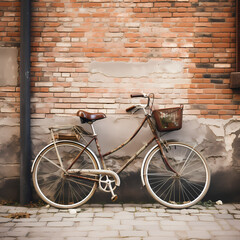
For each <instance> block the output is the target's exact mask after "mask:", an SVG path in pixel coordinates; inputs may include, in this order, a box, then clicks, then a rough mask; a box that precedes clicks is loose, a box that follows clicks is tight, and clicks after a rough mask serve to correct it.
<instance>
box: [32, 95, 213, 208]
mask: <svg viewBox="0 0 240 240" xmlns="http://www.w3.org/2000/svg"><path fill="white" fill-rule="evenodd" d="M131 97H132V98H146V99H147V101H146V104H144V105H142V104H139V105H136V106H132V107H130V108H128V109H126V111H127V112H132V113H135V112H136V111H139V110H142V112H143V113H144V118H143V120H142V123H141V124H140V126H139V127H138V128H137V130H136V131H135V132H134V133H133V135H132V136H131V137H130V138H129V139H128V140H126V141H125V142H124V143H123V144H121V145H120V146H118V147H116V148H115V149H113V150H111V151H109V152H107V153H104V154H102V153H101V148H100V145H99V142H98V135H97V134H96V132H95V128H94V122H95V121H99V120H101V119H104V118H105V117H106V115H105V114H103V113H89V112H86V111H83V110H79V111H78V113H77V115H78V116H79V117H80V120H81V123H82V125H76V126H70V127H62V128H55V127H52V128H50V132H51V137H52V142H51V143H50V144H48V145H47V146H46V147H44V148H43V149H42V150H41V151H40V152H39V153H38V154H37V156H36V158H35V160H34V162H33V165H32V177H33V184H34V187H35V190H36V192H37V193H38V195H39V196H40V197H41V199H42V200H43V201H45V202H46V203H48V204H50V205H51V206H53V207H56V208H75V207H79V206H80V205H82V204H84V203H86V202H87V201H88V200H89V199H90V198H91V197H92V196H93V194H94V192H95V191H96V189H97V187H99V189H100V190H101V191H104V192H108V193H111V199H112V200H113V201H115V200H116V199H117V195H116V194H115V192H114V191H115V189H116V187H119V186H120V177H119V174H120V173H121V172H122V171H123V170H124V169H125V168H126V167H127V166H128V165H129V164H130V163H132V162H133V160H134V159H136V157H137V156H138V155H139V154H141V153H142V152H143V151H144V150H145V149H146V148H147V147H148V146H149V145H150V144H151V143H153V142H155V145H154V146H153V147H151V149H150V150H149V151H148V152H147V154H146V155H145V158H144V160H143V162H142V166H141V172H140V173H141V180H142V184H143V185H144V186H146V188H147V190H148V192H149V194H150V195H151V196H152V197H153V198H154V199H155V200H156V201H158V202H159V203H161V204H163V205H164V206H166V207H169V208H178V209H180V208H188V207H190V206H192V205H194V204H196V203H198V202H199V201H200V200H201V199H202V198H203V197H204V196H205V194H206V193H207V191H208V188H209V185H210V169H209V167H208V165H207V162H206V160H205V159H204V157H203V156H202V155H201V154H200V152H199V151H197V150H196V149H195V148H194V147H191V146H189V145H187V144H185V143H181V142H167V141H164V140H163V139H162V136H161V135H162V133H166V132H168V131H173V130H178V129H180V128H181V127H182V115H183V106H182V105H181V106H180V107H174V108H165V109H156V110H153V102H154V94H153V93H150V94H142V93H138V94H132V95H131ZM146 122H147V124H148V126H149V129H150V131H151V132H152V138H151V139H150V140H149V141H148V142H147V143H146V144H144V145H143V146H142V147H141V148H140V149H139V150H138V151H137V152H136V153H135V154H134V155H133V156H132V157H130V158H129V159H128V160H127V161H126V162H125V163H124V164H123V166H121V167H120V169H118V170H117V171H113V170H111V169H110V167H109V166H106V163H105V160H104V158H105V157H106V156H108V155H110V154H112V153H114V152H116V151H118V150H119V149H121V148H123V147H124V146H125V145H127V144H128V143H129V142H131V141H132V140H133V139H134V137H135V136H136V135H137V134H138V132H139V131H140V130H141V129H142V127H143V126H144V124H145V123H146ZM84 124H89V126H90V129H91V131H89V130H86V128H84V127H83V126H85V125H84ZM65 130H70V131H71V134H70V135H67V134H66V133H63V134H61V132H63V131H65ZM72 138H73V139H72ZM89 139H90V140H89ZM94 142H95V144H96V149H97V152H98V156H99V159H100V161H99V159H98V157H97V156H96V154H95V153H94V152H93V151H92V150H91V149H90V144H91V143H94Z"/></svg>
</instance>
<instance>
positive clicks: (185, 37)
mask: <svg viewBox="0 0 240 240" xmlns="http://www.w3.org/2000/svg"><path fill="white" fill-rule="evenodd" d="M235 3H236V1H235V0H217V1H212V0H161V1H155V0H154V1H151V0H149V1H145V0H131V1H130V0H84V1H80V2H79V1H74V0H73V1H65V0H59V1H57V2H56V1H53V0H44V1H43V0H38V1H32V21H31V24H32V28H31V34H32V36H31V93H32V95H31V111H32V115H31V117H32V139H33V140H32V141H33V149H34V153H33V155H34V154H36V153H37V151H38V150H40V148H41V147H42V146H43V145H44V144H45V143H46V142H47V140H46V139H47V134H48V131H47V128H48V126H50V125H54V124H55V123H57V124H63V123H64V124H67V123H69V122H71V121H73V122H74V121H76V120H74V119H73V120H71V119H72V117H71V116H72V115H75V113H76V112H77V110H78V109H85V110H87V111H93V112H98V111H102V112H104V113H107V114H108V116H109V118H108V120H103V121H102V122H99V123H97V125H98V130H99V131H100V138H101V142H102V143H103V144H106V146H107V148H109V149H110V145H115V144H116V145H117V143H120V140H121V139H125V137H124V135H125V134H123V132H122V131H123V129H126V137H127V136H129V133H130V130H133V129H134V128H135V125H136V123H135V122H130V120H129V118H128V117H125V115H123V113H124V112H125V108H127V107H129V106H131V105H133V104H135V103H137V102H138V101H139V100H138V99H130V98H129V95H130V94H131V93H133V92H141V91H143V92H146V93H149V92H154V93H155V96H156V101H155V105H156V107H166V106H173V105H178V104H180V103H183V104H184V114H185V116H184V119H185V121H184V127H183V129H182V130H181V131H178V132H176V133H175V132H174V133H171V134H169V137H170V138H176V137H177V138H179V140H183V141H186V142H190V143H192V142H197V144H198V147H199V148H201V149H203V153H204V155H205V156H206V158H207V160H208V162H209V163H210V165H211V170H212V172H213V183H212V185H211V189H210V190H211V191H210V192H211V194H213V195H211V194H210V195H209V198H212V197H213V196H215V195H217V196H219V198H222V197H223V196H227V197H229V196H230V199H228V200H233V199H234V198H233V195H234V196H239V195H240V194H239V190H238V189H236V188H235V186H236V185H235V182H237V180H239V179H238V178H239V177H238V176H239V173H238V169H239V155H240V153H239V151H240V150H239V149H240V147H239V144H240V140H239V134H240V133H239V131H240V130H239V116H240V105H239V103H240V90H239V89H235V90H232V89H230V87H229V81H230V73H231V72H234V71H235V70H236V68H235V67H236V66H235V51H236V45H235V39H236V36H235V32H236V28H235ZM19 45H20V1H18V0H3V1H1V2H0V91H1V92H0V119H1V120H0V133H1V138H0V164H1V170H0V199H2V198H5V199H8V200H10V199H12V200H18V198H19V194H18V184H19V112H20V107H19V102H20V99H19V95H20V94H19V92H20V88H19V79H18V64H17V63H18V61H19V57H18V54H19ZM115 114H117V115H116V117H114V115H115ZM67 116H69V118H68V117H67ZM60 117H61V119H62V120H59V119H60ZM212 119H213V120H212ZM59 121H60V122H59ZM106 126H107V127H106ZM108 128H111V129H113V130H112V132H116V135H115V136H114V135H113V138H112V136H110V133H108V132H107V136H105V137H104V136H103V131H105V129H108ZM112 132H111V133H112ZM175 134H176V135H175ZM115 137H116V138H115ZM110 139H111V140H110ZM112 139H116V142H115V141H113V140H112ZM144 139H145V136H144ZM137 141H138V140H137ZM113 143H114V144H113ZM138 143H139V144H140V142H138ZM134 146H135V144H134V145H132V146H131V147H129V148H128V149H127V150H126V153H124V154H127V153H129V152H131V151H132V150H133V149H132V148H133V147H134ZM113 164H114V165H116V164H117V161H115V160H114V161H113ZM137 167H139V164H137ZM136 169H137V168H136ZM130 172H131V176H130V177H129V176H128V175H127V176H126V177H129V179H130V183H131V186H132V189H137V188H135V184H138V185H140V179H139V181H138V180H136V179H137V177H136V178H135V175H136V173H137V170H134V169H131V168H130ZM133 178H134V179H133ZM123 189H124V188H123ZM123 193H124V194H125V193H126V192H125V191H124V192H123ZM124 194H123V195H124ZM134 196H135V192H134V191H133V192H132V193H131V197H132V198H133V197H134ZM144 196H145V195H144ZM139 199H140V197H139Z"/></svg>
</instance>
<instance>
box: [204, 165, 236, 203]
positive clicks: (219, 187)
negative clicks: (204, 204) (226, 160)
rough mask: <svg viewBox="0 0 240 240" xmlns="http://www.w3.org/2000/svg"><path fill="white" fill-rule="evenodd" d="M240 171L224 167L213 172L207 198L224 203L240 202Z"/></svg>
mask: <svg viewBox="0 0 240 240" xmlns="http://www.w3.org/2000/svg"><path fill="white" fill-rule="evenodd" d="M239 182H240V172H239V171H237V170H234V169H228V170H227V169H224V170H221V171H218V172H216V173H214V174H212V180H211V185H210V188H209V190H208V193H207V195H206V196H205V199H207V200H212V201H217V200H222V201H223V202H224V203H228V202H240V187H239Z"/></svg>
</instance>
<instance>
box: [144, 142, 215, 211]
mask: <svg viewBox="0 0 240 240" xmlns="http://www.w3.org/2000/svg"><path fill="white" fill-rule="evenodd" d="M163 148H164V147H163ZM164 153H165V155H166V157H167V161H168V162H169V164H170V166H171V167H172V168H173V169H174V170H175V171H176V172H177V173H178V174H179V176H178V175H177V174H176V173H174V172H173V171H171V170H170V168H169V167H168V166H167V164H165V163H164V160H163V157H162V156H161V153H160V148H159V146H158V145H156V146H155V147H154V148H152V150H151V152H150V153H149V154H148V157H147V159H146V161H145V165H144V166H143V174H144V175H143V177H144V181H145V184H146V188H147V190H148V192H149V193H150V195H151V196H152V197H153V198H154V199H155V200H156V201H158V202H159V203H161V204H163V205H164V206H166V207H169V208H177V209H181V208H188V207H191V206H193V205H195V204H196V203H198V202H199V201H200V200H201V199H202V198H203V197H204V196H205V194H206V193H207V191H208V188H209V185H210V178H211V174H210V169H209V167H208V165H207V162H206V160H205V159H204V158H203V156H202V155H201V154H200V153H199V152H198V151H197V150H195V149H194V148H192V147H191V146H189V145H187V144H184V143H180V142H171V143H168V144H167V147H166V148H164Z"/></svg>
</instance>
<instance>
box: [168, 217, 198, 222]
mask: <svg viewBox="0 0 240 240" xmlns="http://www.w3.org/2000/svg"><path fill="white" fill-rule="evenodd" d="M172 218H173V220H175V221H187V222H192V221H198V217H197V216H189V215H173V216H172Z"/></svg>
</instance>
